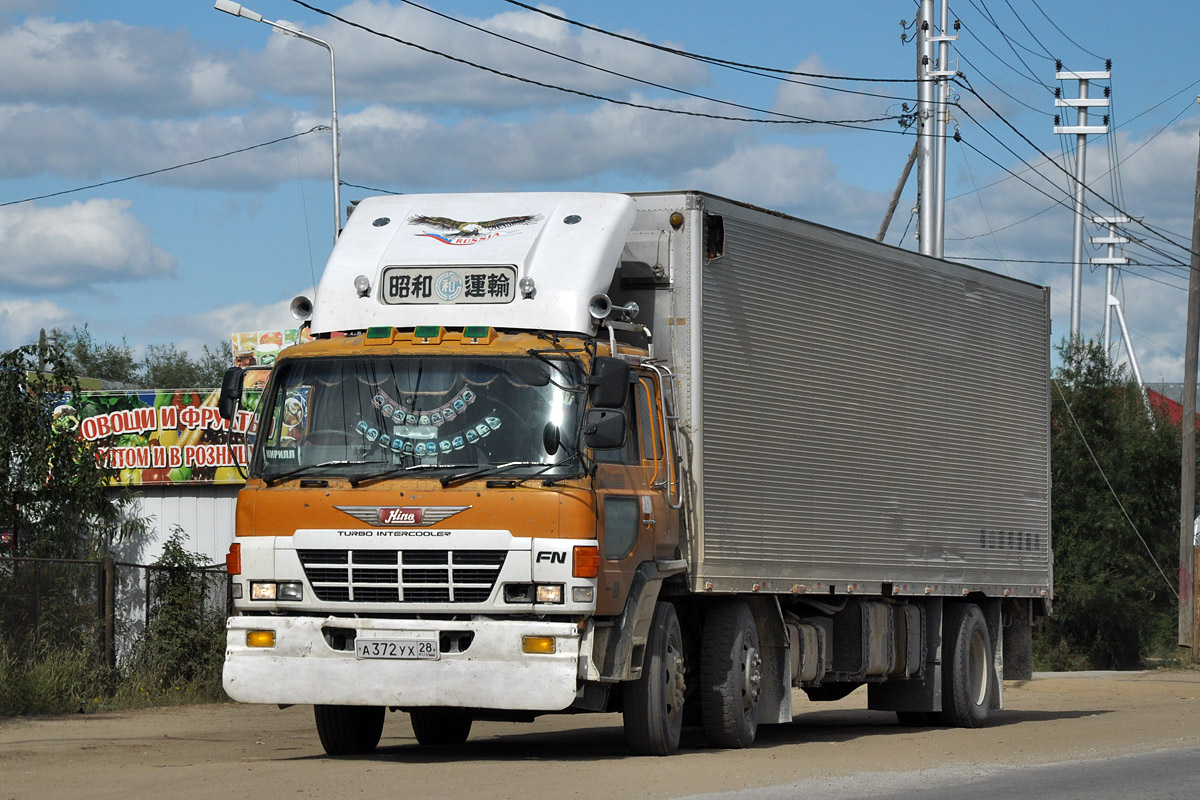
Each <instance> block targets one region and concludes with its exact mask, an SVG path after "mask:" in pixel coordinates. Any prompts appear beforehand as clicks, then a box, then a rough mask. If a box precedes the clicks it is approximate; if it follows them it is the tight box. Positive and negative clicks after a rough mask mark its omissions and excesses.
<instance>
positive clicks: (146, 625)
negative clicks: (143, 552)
mask: <svg viewBox="0 0 1200 800" xmlns="http://www.w3.org/2000/svg"><path fill="white" fill-rule="evenodd" d="M180 580H184V581H186V582H187V597H186V602H188V603H189V604H190V605H192V606H194V609H193V610H194V612H195V613H196V614H197V615H198V616H204V615H211V614H217V613H220V614H222V615H227V614H228V613H229V612H230V609H231V608H232V597H231V591H230V583H229V576H228V575H227V574H226V573H225V568H224V565H220V566H217V565H214V566H209V567H203V568H201V569H197V570H188V569H186V568H183V567H165V566H158V565H153V564H130V563H126V562H122V561H114V560H113V559H111V558H104V559H95V560H74V559H45V558H12V557H0V639H3V640H5V641H6V642H7V643H8V645H9V646H10V647H12V648H15V649H16V650H17V651H18V652H24V653H26V654H33V653H37V652H41V651H42V650H43V649H44V648H46V647H71V648H74V649H76V650H81V651H85V652H90V653H94V655H95V657H96V659H97V660H98V662H99V663H102V664H106V665H108V666H109V667H115V666H116V665H117V663H118V661H119V660H120V659H121V658H122V656H123V655H125V654H127V653H128V652H129V650H130V648H131V647H132V646H133V644H134V643H135V642H136V641H137V640H138V639H139V637H140V636H141V635H142V634H143V633H144V632H145V631H147V630H149V629H150V626H151V623H152V621H153V620H154V618H155V615H156V613H158V612H159V611H160V610H161V609H162V608H163V606H164V602H165V601H166V599H167V598H168V596H169V595H171V593H172V592H173V591H175V589H176V588H177V587H178V586H179V585H180ZM176 594H178V592H177V591H176Z"/></svg>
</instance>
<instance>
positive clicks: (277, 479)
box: [263, 458, 374, 486]
mask: <svg viewBox="0 0 1200 800" xmlns="http://www.w3.org/2000/svg"><path fill="white" fill-rule="evenodd" d="M371 463H374V462H371V461H350V460H349V459H344V458H341V459H337V460H334V461H322V462H320V463H317V464H305V465H304V466H303V467H296V468H295V469H290V470H288V471H287V472H281V473H279V474H278V475H272V476H271V477H269V478H263V483H265V484H266V485H267V486H274V485H275V484H277V483H283V482H284V481H286V480H288V479H289V478H295V477H297V476H299V475H304V474H305V473H308V472H312V471H313V470H314V469H324V468H326V467H345V466H348V465H350V464H371Z"/></svg>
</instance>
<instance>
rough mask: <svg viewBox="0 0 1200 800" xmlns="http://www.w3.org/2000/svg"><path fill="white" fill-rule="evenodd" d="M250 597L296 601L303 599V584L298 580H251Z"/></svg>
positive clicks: (252, 598)
mask: <svg viewBox="0 0 1200 800" xmlns="http://www.w3.org/2000/svg"><path fill="white" fill-rule="evenodd" d="M250 599H251V600H288V601H291V602H296V601H298V600H303V599H304V584H302V583H300V581H279V582H276V581H251V582H250Z"/></svg>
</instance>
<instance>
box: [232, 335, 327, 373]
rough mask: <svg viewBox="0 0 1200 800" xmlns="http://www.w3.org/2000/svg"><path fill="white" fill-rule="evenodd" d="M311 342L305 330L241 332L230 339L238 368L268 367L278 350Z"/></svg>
mask: <svg viewBox="0 0 1200 800" xmlns="http://www.w3.org/2000/svg"><path fill="white" fill-rule="evenodd" d="M311 341H312V336H311V335H309V332H308V329H307V328H286V329H283V330H276V331H243V332H241V333H235V334H233V335H232V337H230V344H231V347H232V350H233V363H234V364H235V365H236V366H239V367H254V366H264V367H269V366H271V365H272V364H274V363H275V357H276V356H278V355H279V351H280V350H282V349H284V348H285V347H291V346H292V345H294V344H301V343H303V342H311Z"/></svg>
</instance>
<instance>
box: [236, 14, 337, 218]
mask: <svg viewBox="0 0 1200 800" xmlns="http://www.w3.org/2000/svg"><path fill="white" fill-rule="evenodd" d="M213 8H215V9H217V10H218V11H224V12H225V13H226V14H232V15H233V16H235V17H243V18H245V19H248V20H251V21H252V22H261V23H263V24H264V25H270V26H271V27H272V28H275V29H276V30H278V31H282V32H283V33H286V34H287V35H288V36H295V37H296V38H297V39H303V40H304V41H306V42H312V43H313V44H319V45H321V47H324V48H325V49H326V50H328V51H329V79H330V83H331V84H332V85H333V118H332V119H333V124H332V125H331V126H330V130H331V132H332V136H333V239H334V241H337V238H338V236H339V235H340V234H341V232H342V179H341V175H340V174H339V172H338V150H339V138H338V113H337V68H336V66H335V65H334V60H333V47H332V46H331V45H330V44H329V42H327V41H325V40H324V39H318V38H317V37H315V36H310V35H309V34H307V33H305V32H304V31H302V30H300V29H299V28H295V27H292V26H291V25H288V24H287V23H283V22H272V21H271V20H269V19H265V18H264V17H263V15H262V14H259V13H258V12H255V11H251V10H250V9H248V8H246V7H245V6H243V5H242V4H241V3H234V2H231V0H217V2H216V4H215V5H214V6H213Z"/></svg>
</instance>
